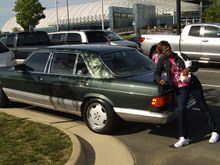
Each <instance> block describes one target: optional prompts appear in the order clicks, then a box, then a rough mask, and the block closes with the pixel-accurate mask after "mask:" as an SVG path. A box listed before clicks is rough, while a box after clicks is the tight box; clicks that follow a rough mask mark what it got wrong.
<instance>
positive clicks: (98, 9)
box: [2, 0, 199, 32]
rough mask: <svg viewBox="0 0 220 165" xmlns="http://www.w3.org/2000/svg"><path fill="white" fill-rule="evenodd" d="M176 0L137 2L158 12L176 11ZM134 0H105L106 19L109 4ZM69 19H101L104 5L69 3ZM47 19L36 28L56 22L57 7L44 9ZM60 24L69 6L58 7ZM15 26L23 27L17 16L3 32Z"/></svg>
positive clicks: (187, 5) (128, 4)
mask: <svg viewBox="0 0 220 165" xmlns="http://www.w3.org/2000/svg"><path fill="white" fill-rule="evenodd" d="M175 2H176V0H164V1H161V0H136V1H135V3H141V4H147V5H155V7H156V13H157V14H163V13H171V14H173V12H174V11H176V3H175ZM133 3H134V1H133V0H103V4H104V5H103V14H104V19H108V14H109V6H117V7H127V8H132V6H133ZM68 9H69V20H70V22H73V23H74V22H90V21H101V13H102V5H101V2H100V0H96V1H94V2H88V3H81V4H76V5H69V7H68ZM198 9H199V5H197V4H192V3H187V2H181V11H197V10H198ZM44 14H45V16H46V18H45V19H42V20H40V22H39V24H38V25H37V26H36V28H45V27H49V26H54V25H55V24H56V8H53V9H46V10H45V11H44ZM58 17H59V24H65V23H67V7H60V8H58ZM14 27H18V28H21V27H20V25H18V24H17V23H16V18H15V17H12V18H11V19H9V20H8V21H7V22H6V24H5V25H4V26H3V28H2V32H6V31H11V30H12V29H13V28H14Z"/></svg>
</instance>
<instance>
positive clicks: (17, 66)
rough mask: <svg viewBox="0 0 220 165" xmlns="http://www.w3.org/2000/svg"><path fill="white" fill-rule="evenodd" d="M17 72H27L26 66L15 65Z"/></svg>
mask: <svg viewBox="0 0 220 165" xmlns="http://www.w3.org/2000/svg"><path fill="white" fill-rule="evenodd" d="M15 70H21V71H24V70H25V65H24V64H18V65H15Z"/></svg>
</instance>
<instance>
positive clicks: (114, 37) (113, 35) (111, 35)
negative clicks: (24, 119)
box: [104, 31, 123, 41]
mask: <svg viewBox="0 0 220 165" xmlns="http://www.w3.org/2000/svg"><path fill="white" fill-rule="evenodd" d="M104 33H105V36H106V37H107V38H108V40H109V41H121V40H123V38H122V37H120V36H119V35H118V34H116V33H114V32H111V31H105V32H104Z"/></svg>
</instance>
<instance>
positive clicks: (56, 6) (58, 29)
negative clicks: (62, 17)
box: [55, 0, 59, 31]
mask: <svg viewBox="0 0 220 165" xmlns="http://www.w3.org/2000/svg"><path fill="white" fill-rule="evenodd" d="M57 4H58V2H57V0H55V7H56V16H57V31H59V19H58V8H57Z"/></svg>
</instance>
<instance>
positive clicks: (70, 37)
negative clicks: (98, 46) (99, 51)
mask: <svg viewBox="0 0 220 165" xmlns="http://www.w3.org/2000/svg"><path fill="white" fill-rule="evenodd" d="M66 42H67V43H82V39H81V36H80V34H78V33H67V39H66Z"/></svg>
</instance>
